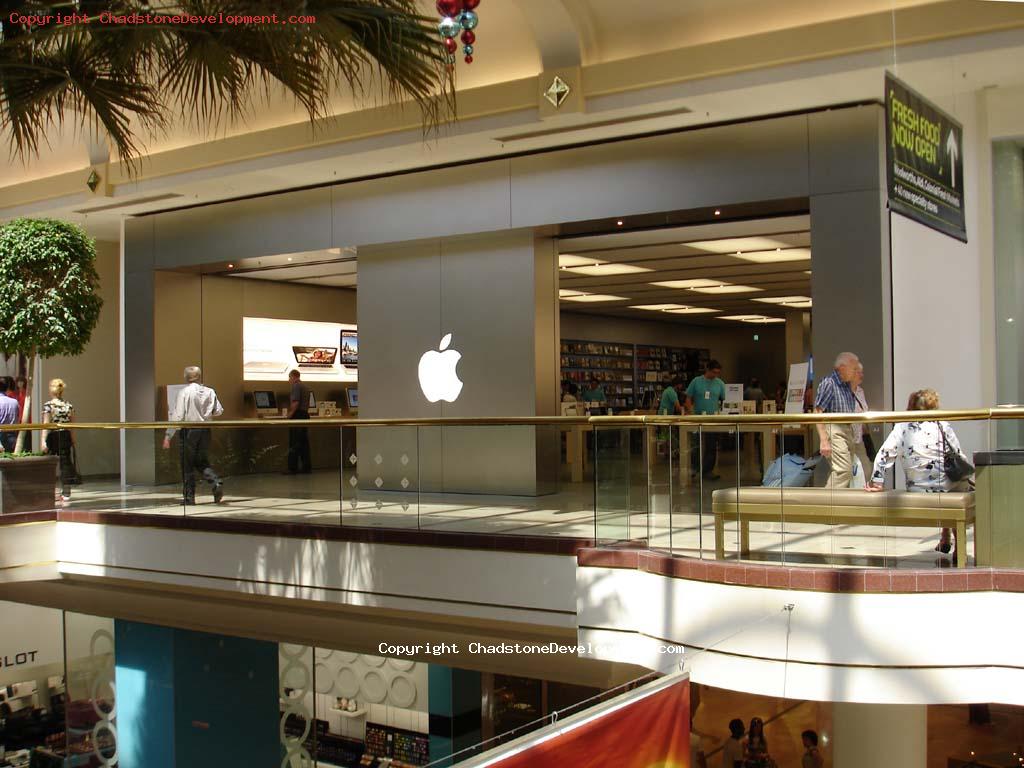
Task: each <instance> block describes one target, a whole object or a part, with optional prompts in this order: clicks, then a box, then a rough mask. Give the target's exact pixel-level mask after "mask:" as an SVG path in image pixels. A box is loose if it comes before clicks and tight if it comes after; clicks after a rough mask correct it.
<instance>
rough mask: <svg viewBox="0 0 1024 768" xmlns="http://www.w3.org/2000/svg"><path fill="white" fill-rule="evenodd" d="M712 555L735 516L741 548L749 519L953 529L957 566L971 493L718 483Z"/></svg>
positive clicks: (746, 543)
mask: <svg viewBox="0 0 1024 768" xmlns="http://www.w3.org/2000/svg"><path fill="white" fill-rule="evenodd" d="M711 509H712V512H713V513H714V515H715V556H716V557H717V558H718V559H720V560H721V559H722V558H724V557H725V523H726V521H729V520H739V523H740V550H741V552H742V553H743V554H746V553H747V552H749V551H750V523H751V522H771V523H781V522H783V520H785V521H786V522H792V523H820V524H824V525H892V526H908V527H918V528H931V527H942V528H953V529H954V530H955V531H956V540H957V542H958V546H957V551H956V560H957V565H958V566H960V567H964V566H965V565H966V564H967V547H966V543H967V526H968V525H974V493H973V492H970V493H908V492H907V491H880V492H878V493H868V492H867V491H863V490H859V489H851V488H837V489H832V488H764V487H761V486H756V487H751V488H723V489H721V490H718V491H715V492H714V493H713V494H712V495H711Z"/></svg>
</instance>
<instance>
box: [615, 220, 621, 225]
mask: <svg viewBox="0 0 1024 768" xmlns="http://www.w3.org/2000/svg"><path fill="white" fill-rule="evenodd" d="M615 226H617V227H621V226H622V219H619V220H618V221H616V222H615Z"/></svg>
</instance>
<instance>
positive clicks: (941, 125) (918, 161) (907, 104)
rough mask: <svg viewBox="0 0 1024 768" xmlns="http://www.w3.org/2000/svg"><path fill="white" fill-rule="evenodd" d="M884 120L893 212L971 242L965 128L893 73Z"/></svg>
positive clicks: (887, 86) (887, 80)
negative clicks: (967, 216) (966, 200)
mask: <svg viewBox="0 0 1024 768" xmlns="http://www.w3.org/2000/svg"><path fill="white" fill-rule="evenodd" d="M885 118H886V119H885V140H886V141H885V146H886V175H887V176H888V190H889V208H890V210H893V211H897V212H898V213H902V214H903V215H904V216H907V217H909V218H911V219H914V220H915V221H918V222H920V223H921V224H924V225H925V226H927V227H931V228H932V229H937V230H938V231H939V232H944V233H945V234H947V235H950V236H951V237H955V238H956V239H958V240H963V241H964V242H965V243H966V242H967V225H966V223H965V220H964V159H963V149H964V130H963V126H962V125H960V123H958V122H957V121H956V120H954V119H953V118H952V117H951V116H950V115H948V114H947V113H946V112H943V111H942V110H941V109H939V108H938V107H936V106H935V105H934V104H932V103H931V102H930V101H928V100H927V99H926V98H924V96H922V95H921V94H919V93H918V92H917V91H915V90H913V89H912V88H910V87H909V86H907V84H906V83H904V82H902V81H900V80H897V79H896V78H895V77H893V76H892V75H891V74H889V73H888V72H886V73H885Z"/></svg>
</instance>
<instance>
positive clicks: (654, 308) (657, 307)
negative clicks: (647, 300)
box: [630, 304, 686, 312]
mask: <svg viewBox="0 0 1024 768" xmlns="http://www.w3.org/2000/svg"><path fill="white" fill-rule="evenodd" d="M630 309H646V310H650V311H651V312H667V311H668V310H670V309H686V305H685V304H634V305H632V306H631V307H630Z"/></svg>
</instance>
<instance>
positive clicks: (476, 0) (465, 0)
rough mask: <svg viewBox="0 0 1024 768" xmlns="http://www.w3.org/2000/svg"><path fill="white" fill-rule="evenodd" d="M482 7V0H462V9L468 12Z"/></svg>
mask: <svg viewBox="0 0 1024 768" xmlns="http://www.w3.org/2000/svg"><path fill="white" fill-rule="evenodd" d="M478 5H480V0H462V8H463V10H466V11H472V10H473V9H474V8H476V7H477V6H478Z"/></svg>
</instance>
